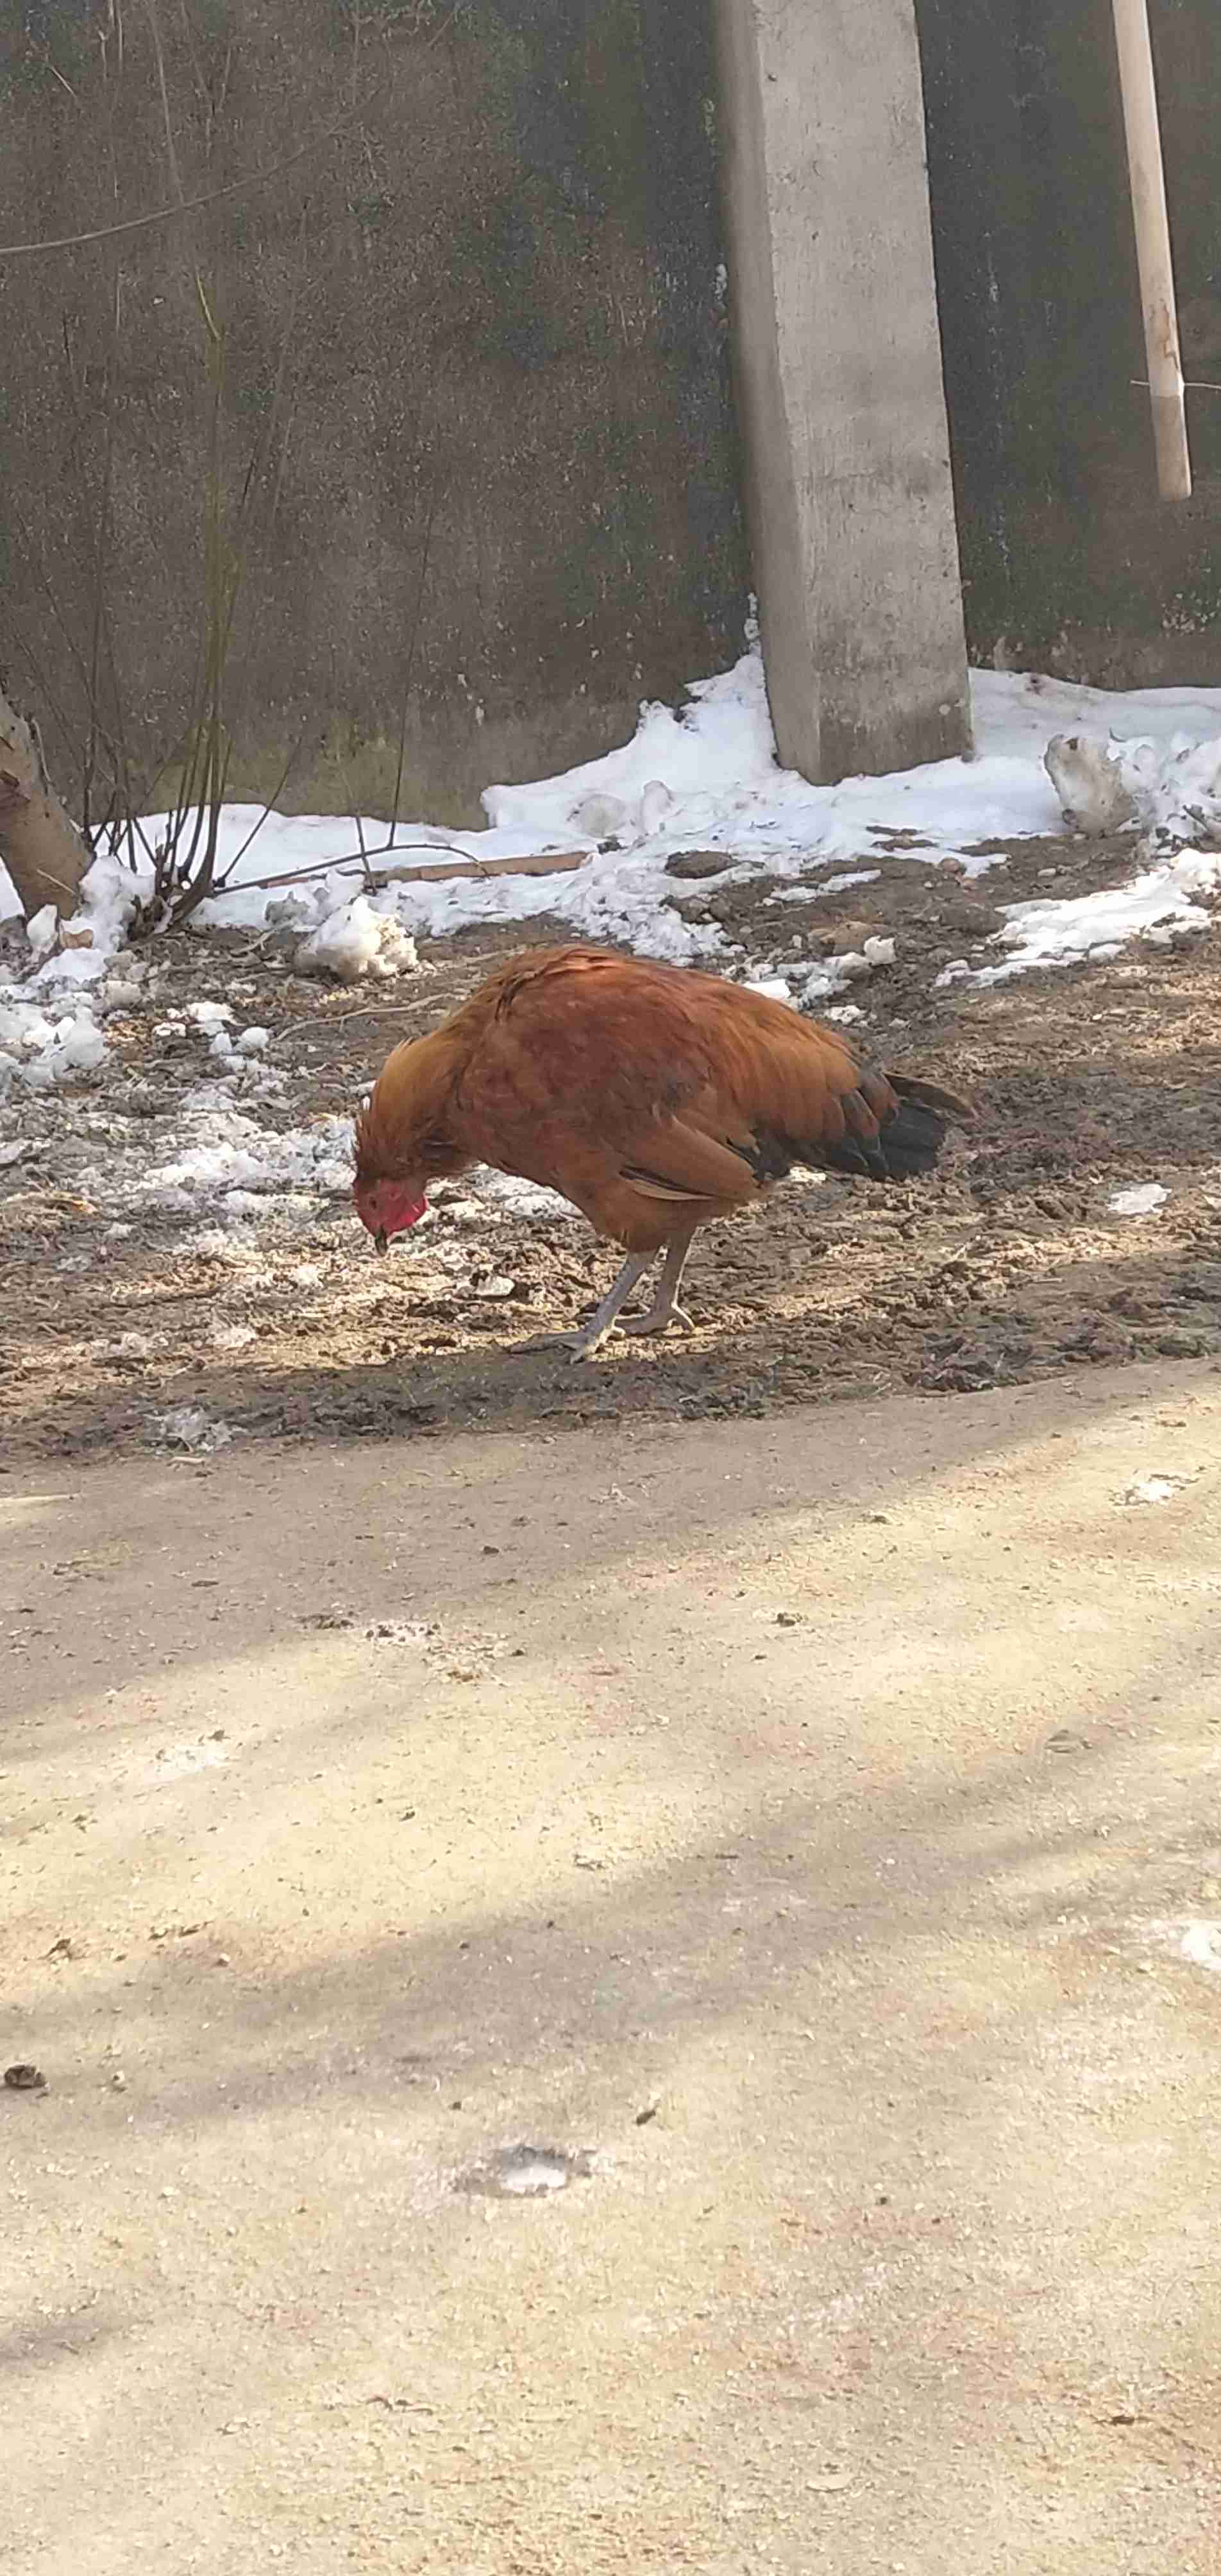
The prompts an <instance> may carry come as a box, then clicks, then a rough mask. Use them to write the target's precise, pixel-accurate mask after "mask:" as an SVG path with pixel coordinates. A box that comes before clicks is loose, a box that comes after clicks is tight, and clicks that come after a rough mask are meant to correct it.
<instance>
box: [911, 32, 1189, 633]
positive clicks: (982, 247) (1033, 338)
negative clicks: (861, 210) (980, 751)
mask: <svg viewBox="0 0 1221 2576" xmlns="http://www.w3.org/2000/svg"><path fill="white" fill-rule="evenodd" d="M918 8H919V19H920V33H921V43H922V50H923V58H924V77H925V96H926V105H927V115H928V137H929V161H930V171H931V180H932V198H933V217H934V240H935V246H936V258H937V276H938V285H939V290H940V301H941V317H942V335H943V342H944V349H945V364H946V384H947V392H948V397H949V410H950V427H951V441H952V450H953V458H954V474H955V484H956V489H957V498H958V520H959V541H960V547H961V552H962V561H963V574H964V589H965V599H966V610H967V623H968V636H969V641H970V645H971V649H972V653H973V655H974V656H975V657H976V658H979V659H984V658H987V657H989V656H991V655H992V654H993V653H994V652H997V651H999V654H1000V657H1001V658H1002V659H1009V660H1011V661H1013V662H1014V663H1015V664H1018V665H1027V666H1032V665H1038V666H1041V667H1043V668H1051V669H1053V670H1059V671H1063V672H1064V673H1066V674H1072V675H1074V676H1077V677H1080V678H1084V679H1090V680H1095V681H1098V682H1128V683H1135V682H1140V681H1148V682H1152V681H1159V680H1191V679H1197V680H1199V679H1211V680H1214V681H1216V680H1221V616H1219V610H1221V395H1218V394H1207V393H1200V394H1197V395H1194V396H1193V395H1190V394H1189V395H1188V407H1189V425H1190V431H1191V442H1192V450H1193V457H1194V465H1195V477H1196V493H1195V498H1194V500H1193V501H1192V502H1191V503H1190V504H1188V505H1186V506H1185V507H1183V506H1179V507H1167V506H1165V505H1163V504H1161V503H1159V501H1158V497H1157V487H1156V482H1155V477H1154V460H1153V443H1152V434H1151V431H1150V426H1149V398H1148V395H1147V394H1146V393H1144V392H1142V391H1141V390H1139V389H1138V388H1134V387H1133V385H1132V383H1131V381H1130V380H1131V379H1132V378H1133V377H1141V376H1143V375H1144V374H1145V372H1146V369H1145V353H1144V342H1143V338H1142V334H1141V323H1140V306H1139V298H1138V289H1137V276H1136V256H1135V250H1134V246H1133V236H1132V220H1131V212H1130V207H1129V201H1128V191H1127V177H1126V164H1125V160H1124V142H1123V128H1122V117H1121V109H1120V101H1119V90H1118V77H1117V73H1116V68H1115V38H1114V26H1113V19H1112V11H1111V0H1022V5H1021V6H1020V7H1015V5H1014V0H970V6H969V7H964V6H963V0H918ZM1150 14H1151V19H1152V24H1153V36H1154V47H1155V52H1156V57H1157V65H1158V75H1159V87H1160V92H1161V105H1162V121H1163V129H1164V142H1165V150H1166V162H1167V182H1168V193H1169V201H1170V218H1171V226H1172V230H1173V235H1174V246H1175V257H1176V263H1177V269H1178V285H1179V295H1180V302H1181V306H1182V318H1183V325H1184V328H1183V354H1184V368H1185V372H1186V374H1187V375H1188V376H1189V377H1193V376H1200V377H1206V378H1211V379H1212V380H1213V381H1214V382H1221V187H1219V185H1218V177H1217V172H1218V149H1219V146H1218V133H1219V131H1221V9H1219V8H1218V7H1217V0H1153V6H1152V8H1151V12H1150Z"/></svg>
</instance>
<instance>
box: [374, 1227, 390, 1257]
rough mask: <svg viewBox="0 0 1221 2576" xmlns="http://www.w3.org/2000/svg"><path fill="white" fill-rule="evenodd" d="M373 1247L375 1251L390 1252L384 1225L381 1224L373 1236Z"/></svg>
mask: <svg viewBox="0 0 1221 2576" xmlns="http://www.w3.org/2000/svg"><path fill="white" fill-rule="evenodd" d="M373 1249H374V1251H375V1252H388V1251H389V1249H390V1244H389V1240H388V1237H387V1234H386V1229H385V1226H384V1225H379V1227H378V1229H377V1232H376V1234H375V1235H374V1237H373Z"/></svg>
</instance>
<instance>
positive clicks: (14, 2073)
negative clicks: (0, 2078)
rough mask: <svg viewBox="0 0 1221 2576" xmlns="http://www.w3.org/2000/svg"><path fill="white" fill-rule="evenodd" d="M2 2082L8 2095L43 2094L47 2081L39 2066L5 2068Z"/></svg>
mask: <svg viewBox="0 0 1221 2576" xmlns="http://www.w3.org/2000/svg"><path fill="white" fill-rule="evenodd" d="M4 2081H5V2083H6V2084H7V2086H8V2089H9V2092H10V2093H45V2092H46V2089H47V2079H46V2076H45V2075H44V2074H43V2071H42V2068H41V2067H40V2066H23V2065H18V2066H6V2067H5V2070H4Z"/></svg>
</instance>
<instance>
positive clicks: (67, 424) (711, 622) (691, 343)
mask: <svg viewBox="0 0 1221 2576" xmlns="http://www.w3.org/2000/svg"><path fill="white" fill-rule="evenodd" d="M125 15H126V25H125V50H124V51H123V53H122V55H121V56H120V50H119V46H118V34H117V29H116V26H115V24H114V23H113V21H112V18H111V12H110V9H109V7H108V6H107V5H105V0H0V119H2V123H3V138H4V148H3V153H2V155H0V239H2V240H4V241H9V242H13V241H23V240H26V239H29V238H30V237H40V238H45V237H47V236H51V235H56V234H60V233H65V232H76V231H78V230H86V229H88V228H90V227H92V226H95V225H101V224H105V223H107V222H109V221H113V220H114V219H115V218H116V216H119V217H124V216H127V215H131V214H136V213H139V212H141V211H143V210H145V209H148V208H150V207H155V206H158V205H163V204H165V203H166V202H168V201H172V199H173V197H174V195H175V191H176V187H177V185H178V183H179V181H180V182H181V186H182V189H183V192H184V193H185V195H186V196H188V197H192V196H195V195H196V194H199V193H202V192H204V191H205V190H208V189H213V188H219V187H223V186H225V185H226V184H227V183H228V182H229V181H230V180H231V179H233V178H235V177H237V176H238V175H239V174H240V173H248V172H251V171H257V170H262V169H266V168H268V167H269V166H270V165H272V164H276V163H279V162H280V161H282V160H283V159H284V158H285V157H286V156H288V155H290V154H292V153H294V152H296V151H297V149H298V147H299V146H300V145H301V144H302V143H303V142H308V145H309V148H308V149H307V151H306V152H305V153H304V154H303V155H302V156H301V157H300V158H298V159H297V160H296V161H294V162H293V164H292V166H291V167H290V168H288V169H287V170H285V171H283V172H282V173H281V175H280V176H279V177H277V178H275V179H274V180H272V181H270V182H269V183H268V184H266V185H263V186H261V187H258V188H255V189H248V188H242V189H239V190H238V191H237V192H236V193H235V194H233V195H232V196H230V197H228V198H226V199H225V200H224V201H223V202H222V203H220V204H217V205H215V206H214V207H212V208H211V209H209V210H207V211H205V212H204V213H202V214H198V215H194V216H192V217H190V218H188V219H185V220H182V221H179V222H177V223H175V225H173V226H172V227H169V228H165V227H162V228H156V229H153V230H150V231H148V232H146V233H135V234H130V235H128V236H126V237H125V238H124V239H123V240H122V242H121V243H119V244H118V245H113V244H112V245H99V246H97V247H94V248H91V249H87V250H83V251H74V252H72V253H69V254H60V255H55V256H52V257H48V258H40V259H38V260H37V261H35V260H13V261H10V262H7V263H0V337H2V341H3V348H4V363H3V367H2V369H0V378H2V385H0V411H2V413H3V418H2V420H0V660H3V662H4V663H6V664H7V666H8V668H9V670H10V672H11V673H12V675H13V681H14V686H17V685H18V684H20V693H21V694H25V695H28V696H29V697H30V698H31V699H32V700H33V701H34V702H35V703H36V704H37V706H38V709H39V712H40V713H41V714H43V715H44V716H45V715H46V714H47V713H48V712H52V713H53V711H54V710H55V709H56V708H58V709H59V710H60V712H61V715H62V719H63V721H62V723H61V724H60V725H59V727H58V732H57V729H56V728H55V726H54V724H53V725H52V726H51V727H49V728H48V731H49V734H50V736H51V741H50V748H51V750H52V752H53V756H54V758H55V762H56V766H57V768H58V769H59V770H60V774H61V775H62V777H63V779H64V784H65V787H66V789H68V790H69V792H71V790H72V787H73V783H74V781H75V780H76V779H77V778H78V777H79V772H80V741H81V736H82V733H83V730H84V717H83V704H84V699H85V694H86V693H85V690H84V685H83V678H82V671H81V667H80V665H81V661H82V658H83V661H84V662H85V663H86V664H89V663H91V662H92V661H93V660H94V659H95V658H96V662H97V667H98V670H99V672H100V674H101V686H102V691H103V696H104V698H105V703H106V717H107V722H108V724H109V725H110V727H111V728H112V729H114V728H115V727H117V725H118V723H119V721H120V712H119V710H120V701H121V707H122V723H123V726H124V729H125V732H126V735H127V738H128V739H129V741H130V743H131V746H132V749H133V751H134V752H135V753H136V754H137V756H138V757H139V758H140V760H141V761H142V762H143V763H144V764H145V765H146V766H147V765H149V764H150V763H151V762H152V761H153V760H155V759H156V758H158V757H165V756H166V755H168V754H169V753H170V752H171V751H172V750H173V748H174V746H175V743H176V741H177V738H178V736H179V734H180V731H181V727H182V724H183V722H184V720H185V714H186V709H187V705H188V701H189V690H190V674H191V668H192V663H193V658H194V651H195V645H196V639H197V634H198V617H197V601H198V598H199V593H200V585H201V579H202V552H201V528H202V520H203V496H204V486H205V480H206V473H207V450H208V417H209V397H208V388H207V382H206V376H205V369H204V333H203V323H202V316H201V313H200V309H199V302H198V297H197V294H196V289H195V285H194V281H193V274H192V267H193V263H194V262H196V261H198V262H199V264H200V266H201V269H202V272H203V274H204V276H205V277H206V278H207V279H208V280H209V281H210V282H211V284H210V291H214V295H215V302H216V305H217V309H218V312H219V314H220V315H221V316H222V317H223V319H224V321H225V324H226V330H227V348H226V387H225V393H224V398H223V405H222V420H223V442H222V443H223V456H224V468H225V483H226V489H227V491H228V493H229V495H230V499H231V502H232V501H233V500H234V499H235V498H236V496H238V495H239V494H240V492H241V489H242V486H243V481H244V478H245V476H246V474H247V471H248V469H249V468H250V467H251V465H252V463H253V478H252V483H251V500H250V506H249V511H248V516H247V523H246V535H245V549H246V555H247V565H246V572H245V576H244V583H243V591H242V597H241V604H240V606H239V611H238V616H237V622H236V627H235V668H234V689H233V696H232V704H233V712H234V716H235V720H236V735H237V758H236V761H235V767H234V772H233V784H234V786H235V787H237V788H238V789H243V788H244V789H246V790H252V789H255V788H257V789H259V790H261V791H266V792H268V793H270V792H272V791H273V790H274V788H275V786H276V784H277V781H278V779H279V777H280V773H281V771H282V769H283V766H284V764H285V762H287V761H288V760H289V759H290V756H292V759H293V766H292V769H291V772H290V775H289V779H288V783H287V786H286V788H285V790H284V794H283V798H282V801H283V802H284V803H286V804H289V805H293V804H296V805H298V806H311V805H312V806H318V805H322V806H324V807H328V808H333V809H342V808H345V807H349V806H352V805H363V806H364V807H365V809H366V810H369V809H375V810H376V809H380V810H383V811H385V810H388V807H389V804H390V802H391V800H392V798H393V793H394V781H395V773H396V770H397V767H398V760H399V736H400V727H401V725H402V724H403V711H404V705H405V707H406V721H405V756H404V783H403V792H402V811H403V812H404V813H407V814H410V813H412V812H415V813H420V812H422V811H423V812H428V813H430V814H432V815H434V816H437V817H440V818H442V819H447V818H448V819H459V818H461V817H463V816H472V815H473V814H474V813H475V811H476V807H475V802H474V800H475V796H476V793H477V790H478V788H479V787H480V786H481V785H482V784H484V783H485V782H486V781H487V780H488V779H489V778H513V777H521V776H527V775H531V774H537V773H538V772H539V771H540V770H546V769H549V768H552V767H555V766H561V765H564V764H565V763H567V762H569V761H572V760H576V759H579V758H582V757H585V756H587V755H588V754H589V753H591V752H594V751H598V750H601V749H603V748H605V746H606V744H607V743H608V742H609V741H612V740H614V739H622V738H623V737H625V736H626V735H627V734H629V733H630V732H631V730H632V727H633V725H634V722H635V716H636V709H637V704H638V701H639V699H640V697H641V696H642V695H643V694H654V693H656V694H670V693H675V692H676V691H677V690H678V688H679V686H680V684H681V683H682V681H683V680H684V679H686V678H688V677H692V676H695V675H697V674H699V673H701V672H705V671H707V670H710V669H714V668H716V667H718V666H719V665H723V664H724V663H726V662H727V661H728V660H730V659H731V658H732V657H733V655H734V653H735V652H737V651H739V650H740V649H741V633H742V621H743V616H744V612H745V606H746V591H747V580H748V573H747V563H746V555H745V543H744V538H743V535H742V529H741V522H740V514H739V506H738V479H739V476H738V460H737V455H736V445H735V433H734V428H733V415H732V402H731V397H730V391H729V366H728V351H727V345H726V321H725V309H724V290H723V278H722V279H721V280H720V281H718V268H719V265H720V261H721V256H722V252H721V241H720V230H719V212H718V197H717V174H716V150H715V109H714V103H713V80H714V75H713V68H712V58H711V34H710V25H709V13H708V9H707V7H706V5H705V0H682V5H681V6H677V7H673V8H669V7H667V8H661V7H658V6H657V5H656V0H564V5H563V6H562V7H558V6H556V5H555V0H456V5H455V0H186V7H185V11H181V10H179V9H178V8H177V7H175V8H170V7H169V6H167V5H165V0H162V5H161V7H160V11H159V17H160V23H161V28H162V34H163V40H164V49H165V67H166V88H167V93H168V99H169V111H170V125H171V129H172V137H173V152H174V162H173V165H172V164H171V157H170V151H169V148H168V146H167V137H166V130H165V120H164V115H163V111H162V107H161V105H160V102H159V96H158V82H157V71H156V62H155V55H154V50H153V46H152V43H151V40H150V34H149V25H148V16H147V13H146V11H145V10H144V9H139V10H128V11H127V12H126V13H125ZM188 29H189V32H190V42H189V43H188V41H187V32H186V31H187V30H188ZM116 285H117V290H118V295H119V322H118V327H117V331H116V332H115V333H114V334H113V337H112V332H111V316H112V312H113V309H114V299H115V293H116ZM108 440H110V441H112V448H111V458H112V472H111V478H110V494H109V501H108V502H107V500H106V497H105V495H106V475H105V457H106V451H107V443H108ZM107 515H108V520H109V526H108V534H107V539H106V546H105V553H106V563H107V570H106V576H105V580H104V583H103V586H102V596H103V600H104V615H103V617H102V620H101V623H100V625H98V626H96V628H95V619H94V612H93V584H92V570H91V568H92V565H93V562H94V559H95V556H96V551H97V545H98V537H99V528H100V526H101V523H102V519H103V517H104V516H107ZM112 664H113V666H114V667H115V668H117V671H118V673H119V676H120V682H121V687H120V690H119V692H118V694H117V695H116V692H115V690H114V688H113V685H112V678H111V672H112ZM65 764H66V765H65Z"/></svg>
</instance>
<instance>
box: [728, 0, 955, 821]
mask: <svg viewBox="0 0 1221 2576" xmlns="http://www.w3.org/2000/svg"><path fill="white" fill-rule="evenodd" d="M716 7H717V14H718V21H719V29H718V37H719V48H720V56H721V91H722V111H721V112H722V120H723V124H724V128H725V135H726V148H725V153H724V173H725V192H726V204H727V211H728V232H729V248H730V260H731V275H730V301H731V310H732V314H733V327H734V341H735V356H736V364H737V374H738V402H739V412H740V418H741V424H742V429H743V433H744V437H745V443H746V453H747V489H748V504H749V510H750V517H751V530H752V543H753V548H754V561H755V582H756V587H757V589H758V592H759V608H760V622H761V626H762V634H763V652H764V661H765V666H766V670H767V685H768V695H769V697H770V700H771V708H772V717H773V721H774V724H775V728H776V740H777V744H778V746H779V751H780V757H781V760H782V761H783V762H784V763H785V764H786V766H787V767H789V768H792V769H799V770H801V771H802V772H803V773H804V775H805V776H806V777H807V778H811V779H816V780H822V779H834V778H844V777H848V776H850V775H852V774H854V773H855V772H858V771H870V772H879V771H883V770H888V769H905V768H907V767H909V766H910V765H912V764H914V763H915V762H917V761H925V760H940V759H944V758H945V757H946V756H947V755H949V754H951V753H955V752H961V751H965V750H968V749H969V747H970V740H971V732H970V711H969V701H968V695H967V666H966V647H965V643H964V638H963V620H962V587H961V582H960V578H959V570H958V543H957V534H956V530H955V524H954V497H953V490H952V487H951V482H950V462H949V440H948V434H947V428H946V414H945V394H944V388H943V385H942V376H941V340H940V334H939V331H938V324H937V297H936V288H935V284H934V279H933V249H932V232H931V226H930V220H929V203H928V177H927V170H926V165H925V143H924V96H923V87H922V82H921V76H920V56H919V51H918V47H917V41H916V23H915V12H914V0H716Z"/></svg>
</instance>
